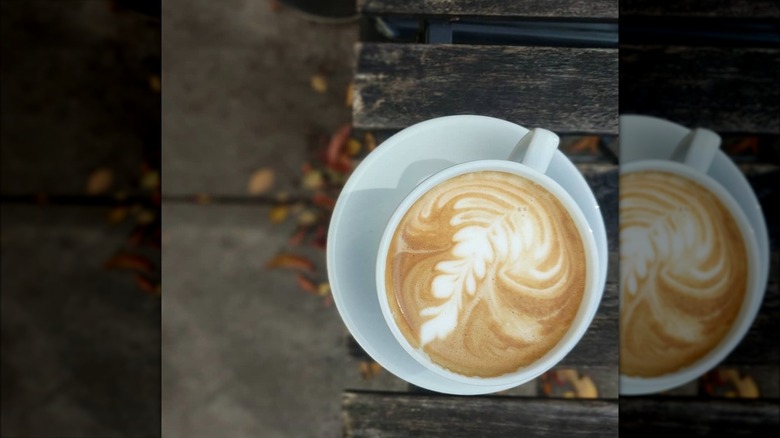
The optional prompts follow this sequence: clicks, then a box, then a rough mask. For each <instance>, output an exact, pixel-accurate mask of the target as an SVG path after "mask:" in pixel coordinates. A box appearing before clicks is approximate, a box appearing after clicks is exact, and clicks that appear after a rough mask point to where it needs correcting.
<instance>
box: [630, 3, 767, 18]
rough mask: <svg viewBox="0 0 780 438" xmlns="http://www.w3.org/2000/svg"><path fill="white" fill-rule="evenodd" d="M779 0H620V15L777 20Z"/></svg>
mask: <svg viewBox="0 0 780 438" xmlns="http://www.w3.org/2000/svg"><path fill="white" fill-rule="evenodd" d="M779 5H780V4H779V3H778V2H777V1H776V0H683V1H681V0H621V1H620V15H621V16H625V15H648V16H663V17H671V16H688V17H730V18H761V19H763V18H777V17H780V6H779Z"/></svg>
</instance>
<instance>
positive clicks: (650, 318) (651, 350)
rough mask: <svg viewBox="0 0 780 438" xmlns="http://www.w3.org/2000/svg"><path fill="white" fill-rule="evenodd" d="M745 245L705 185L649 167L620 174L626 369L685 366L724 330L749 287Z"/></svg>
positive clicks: (662, 370) (646, 371) (659, 371)
mask: <svg viewBox="0 0 780 438" xmlns="http://www.w3.org/2000/svg"><path fill="white" fill-rule="evenodd" d="M747 272H748V266H747V257H746V249H745V243H744V240H743V238H742V234H741V232H740V230H739V227H738V225H737V223H736V221H735V220H734V218H733V217H732V215H731V213H730V212H729V211H728V210H727V209H726V208H725V207H724V206H723V204H722V203H721V201H720V200H719V199H718V198H717V197H716V196H715V195H714V194H712V193H711V192H710V191H709V190H708V189H707V188H705V187H704V186H701V185H700V184H698V183H696V182H694V181H691V180H689V179H687V178H684V177H682V176H679V175H676V174H673V173H669V172H660V171H644V172H634V173H630V174H626V175H623V176H621V177H620V275H621V284H620V286H621V302H620V319H621V320H620V371H621V373H622V374H625V375H629V376H641V377H652V376H659V375H663V374H667V373H669V372H673V371H676V370H679V369H681V368H683V367H685V366H687V365H690V364H692V363H693V362H695V361H696V360H698V359H700V358H701V357H703V356H704V355H705V354H707V353H708V352H709V351H711V350H712V349H713V348H714V347H715V346H716V345H717V344H718V343H719V342H720V341H721V340H722V339H723V337H724V336H725V335H726V333H727V332H728V331H729V329H730V328H731V325H732V323H733V322H734V320H735V319H736V317H737V314H738V312H739V310H740V307H741V306H742V302H743V300H744V296H745V290H746V288H747Z"/></svg>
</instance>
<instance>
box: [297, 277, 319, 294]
mask: <svg viewBox="0 0 780 438" xmlns="http://www.w3.org/2000/svg"><path fill="white" fill-rule="evenodd" d="M296 282H297V283H298V287H300V288H301V289H303V290H305V291H306V292H309V293H312V294H316V293H317V286H316V285H315V284H314V282H313V281H311V280H309V279H308V278H306V276H305V275H302V274H299V275H298V277H297V278H296Z"/></svg>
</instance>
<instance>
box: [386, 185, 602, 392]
mask: <svg viewBox="0 0 780 438" xmlns="http://www.w3.org/2000/svg"><path fill="white" fill-rule="evenodd" d="M387 267H388V269H387V274H386V283H387V289H388V291H390V292H391V293H390V296H389V297H388V302H389V304H390V307H391V309H392V311H393V314H394V317H395V319H396V321H397V323H398V326H399V327H400V328H401V331H402V332H403V333H404V336H405V337H406V338H407V339H408V340H409V342H410V343H411V344H412V345H414V346H415V347H418V348H422V350H423V351H424V352H425V353H427V354H428V355H429V356H430V357H431V359H432V360H433V361H434V362H436V363H438V364H440V365H442V366H444V367H445V368H448V369H450V370H452V371H454V372H457V373H460V374H463V375H472V376H482V377H489V376H498V375H502V374H506V373H509V372H512V371H516V370H517V369H519V368H521V367H524V366H527V365H530V364H531V363H533V362H534V361H535V360H537V359H538V358H540V357H541V356H543V355H544V354H545V353H546V352H548V351H549V350H550V349H551V348H552V347H553V346H554V345H555V344H556V343H557V342H558V341H559V340H560V339H561V337H562V336H563V335H564V334H565V333H566V331H567V330H568V329H569V327H570V326H571V323H572V321H573V319H574V317H575V315H576V313H577V310H578V309H579V305H580V303H581V301H582V297H583V293H584V288H585V284H586V272H587V262H586V258H585V252H584V247H583V243H582V238H581V236H580V234H579V232H578V230H577V227H576V225H575V223H574V221H573V220H572V218H571V217H570V215H569V213H568V211H567V210H566V209H565V207H564V206H563V205H562V204H561V203H560V201H559V200H558V199H557V198H556V197H555V196H554V195H552V194H551V193H550V192H548V191H547V190H546V189H545V188H543V187H542V186H540V185H538V184H536V183H534V182H532V181H530V180H527V179H525V178H523V177H520V176H517V175H514V174H510V173H505V172H495V171H485V172H475V173H471V174H466V175H461V176H458V177H455V178H452V179H450V180H448V181H446V182H444V183H442V184H440V185H439V186H437V187H435V188H434V189H432V190H431V191H429V192H428V193H426V194H425V195H424V196H423V197H422V198H420V199H419V200H418V201H417V202H416V203H415V204H414V205H413V206H412V208H411V209H410V210H409V211H408V212H407V213H406V215H405V216H404V217H403V219H402V220H401V222H400V224H399V226H398V228H397V230H396V233H395V236H394V237H393V241H392V243H391V245H390V250H389V252H388V258H387Z"/></svg>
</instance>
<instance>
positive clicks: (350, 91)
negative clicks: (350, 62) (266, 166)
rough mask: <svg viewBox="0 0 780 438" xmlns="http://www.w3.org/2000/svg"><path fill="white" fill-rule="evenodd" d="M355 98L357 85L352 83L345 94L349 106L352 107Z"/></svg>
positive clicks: (345, 101) (346, 103) (345, 102)
mask: <svg viewBox="0 0 780 438" xmlns="http://www.w3.org/2000/svg"><path fill="white" fill-rule="evenodd" d="M354 99H355V85H354V84H352V83H350V84H349V85H347V93H346V95H345V96H344V104H345V105H346V106H347V108H352V101H353V100H354Z"/></svg>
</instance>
